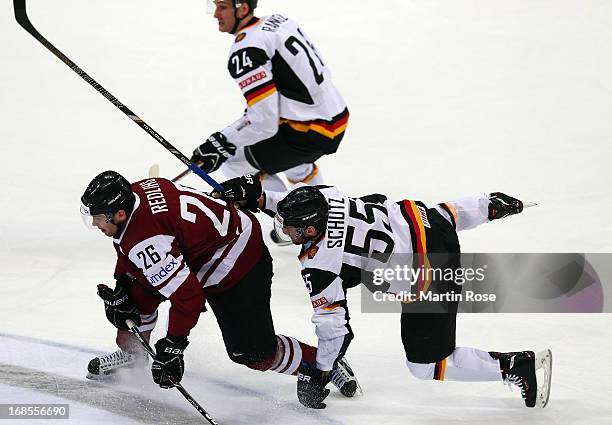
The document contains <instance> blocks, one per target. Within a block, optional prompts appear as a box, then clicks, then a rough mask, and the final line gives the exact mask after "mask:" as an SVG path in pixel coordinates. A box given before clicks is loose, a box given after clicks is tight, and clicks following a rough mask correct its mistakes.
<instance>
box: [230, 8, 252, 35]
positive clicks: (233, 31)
mask: <svg viewBox="0 0 612 425" xmlns="http://www.w3.org/2000/svg"><path fill="white" fill-rule="evenodd" d="M247 16H248V15H247ZM243 19H244V18H243ZM241 22H242V19H240V18H239V17H238V8H234V27H233V28H232V30H231V31H230V34H236V31H237V30H238V27H239V26H240V23H241Z"/></svg>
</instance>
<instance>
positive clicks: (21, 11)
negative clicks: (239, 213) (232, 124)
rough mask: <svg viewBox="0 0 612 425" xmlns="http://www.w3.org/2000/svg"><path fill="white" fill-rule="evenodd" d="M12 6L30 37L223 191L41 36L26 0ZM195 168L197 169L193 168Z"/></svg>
mask: <svg viewBox="0 0 612 425" xmlns="http://www.w3.org/2000/svg"><path fill="white" fill-rule="evenodd" d="M13 8H14V10H15V19H16V20H17V23H18V24H19V25H20V26H21V27H22V28H23V29H25V30H26V31H27V32H28V33H29V34H30V35H31V36H32V37H34V38H35V39H36V40H37V41H38V42H39V43H40V44H42V45H43V46H45V47H46V48H47V50H49V51H50V52H51V53H53V54H54V55H55V56H56V57H57V58H58V59H60V60H61V61H62V62H64V63H65V64H66V65H67V66H68V67H69V68H70V69H72V71H74V72H75V73H76V74H77V75H78V76H79V77H81V78H82V79H83V80H85V82H86V83H87V84H89V85H90V86H91V87H93V88H94V89H95V90H96V91H97V92H98V93H100V94H101V95H102V96H104V97H105V98H106V99H108V101H109V102H110V103H112V104H113V105H115V107H116V108H117V109H119V110H120V111H121V112H123V113H124V114H125V115H127V116H128V118H130V119H131V120H132V121H133V122H134V123H135V124H136V125H138V126H139V127H140V128H142V129H143V130H144V131H146V132H147V133H148V134H149V135H150V136H151V137H153V138H154V139H155V140H156V141H157V142H158V143H159V144H160V145H162V146H163V147H164V148H165V149H166V150H167V151H169V152H170V153H171V154H172V155H174V156H175V157H176V158H178V159H179V160H180V161H181V162H182V163H183V164H185V165H186V166H187V167H190V168H191V170H192V171H193V172H194V173H196V174H197V175H198V176H200V177H201V178H202V179H203V180H204V181H206V183H208V184H209V185H210V186H212V188H213V189H215V190H217V191H220V192H223V187H222V186H221V185H220V184H219V183H217V182H216V181H215V180H214V179H213V178H212V177H210V176H209V175H208V174H206V173H205V172H204V171H202V170H201V169H200V168H199V167H198V166H197V165H195V164H192V163H191V161H189V159H188V158H187V157H186V156H185V155H183V154H182V153H181V152H180V151H179V150H178V149H177V148H175V147H174V146H173V145H172V144H171V143H170V142H168V141H167V140H166V139H164V138H163V137H162V136H161V135H160V134H159V133H158V132H156V131H155V130H153V128H151V127H150V126H149V125H148V124H147V123H146V122H144V121H143V120H142V118H140V117H139V116H138V115H136V114H135V113H134V112H132V110H130V108H128V107H127V106H125V105H124V104H123V103H121V102H120V101H119V100H118V99H117V98H116V97H115V96H113V95H112V94H111V93H110V92H109V91H108V90H106V89H105V88H104V87H102V85H100V83H98V82H97V81H96V80H94V79H93V78H92V77H91V76H89V74H87V73H86V72H85V71H83V70H82V69H81V68H80V67H79V66H78V65H77V64H75V63H74V62H72V61H71V60H70V59H69V58H68V56H66V55H65V54H63V53H62V52H61V51H59V50H58V49H57V48H56V47H55V46H54V45H53V44H51V42H49V40H47V39H46V38H45V37H43V36H42V35H41V34H40V32H38V30H37V29H36V28H35V27H34V25H33V24H32V22H31V21H30V18H29V17H28V13H27V10H26V0H13ZM194 167H195V168H197V171H196V170H195V168H194Z"/></svg>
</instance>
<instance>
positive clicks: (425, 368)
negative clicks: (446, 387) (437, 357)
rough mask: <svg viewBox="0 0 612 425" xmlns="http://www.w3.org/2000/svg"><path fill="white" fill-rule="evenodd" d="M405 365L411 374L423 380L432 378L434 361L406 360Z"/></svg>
mask: <svg viewBox="0 0 612 425" xmlns="http://www.w3.org/2000/svg"><path fill="white" fill-rule="evenodd" d="M406 366H408V369H409V370H410V373H411V374H412V376H414V377H415V378H417V379H421V380H423V381H429V380H431V379H433V376H434V370H435V367H436V364H435V363H412V362H410V361H408V360H406Z"/></svg>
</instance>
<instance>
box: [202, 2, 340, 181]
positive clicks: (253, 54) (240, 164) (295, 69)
mask: <svg viewBox="0 0 612 425" xmlns="http://www.w3.org/2000/svg"><path fill="white" fill-rule="evenodd" d="M257 3H258V2H257V0H215V1H214V6H215V12H214V17H215V19H216V20H217V21H218V29H219V31H220V32H224V33H229V34H231V35H233V36H234V37H235V38H234V42H233V44H232V46H231V49H230V52H229V58H228V62H227V70H228V71H229V73H230V75H231V77H232V78H233V79H234V80H235V82H236V84H237V85H238V87H239V89H240V91H241V92H242V94H243V96H244V98H245V102H246V105H245V106H246V110H245V111H244V113H242V111H241V114H240V117H239V118H238V119H237V120H236V121H235V122H233V123H231V124H229V125H228V126H226V127H225V128H223V129H222V130H220V131H217V132H215V133H213V134H212V135H210V137H209V138H208V139H207V140H206V141H205V143H203V144H201V145H200V146H199V147H197V148H196V149H195V151H194V153H193V156H192V158H191V160H192V161H193V162H195V163H198V164H199V165H200V167H201V168H202V169H203V170H204V171H206V172H208V173H210V172H213V171H215V170H217V169H219V168H220V167H223V168H222V171H223V173H224V175H225V176H226V177H228V178H230V177H237V176H241V175H243V174H248V173H250V174H259V175H260V176H261V177H262V178H263V184H264V187H265V188H266V189H272V190H285V187H284V183H283V182H282V180H281V179H280V178H279V177H278V176H277V175H276V174H277V173H280V172H284V173H285V175H286V176H287V178H288V179H289V181H290V182H292V183H297V182H310V183H312V184H320V183H322V177H321V173H320V171H319V170H318V168H317V166H316V165H315V162H316V161H317V160H318V159H319V158H320V157H321V156H323V155H328V154H333V153H335V152H336V150H337V149H338V146H339V144H340V141H341V140H342V138H343V137H344V133H345V129H346V127H347V124H348V120H349V112H348V109H347V105H346V102H345V101H344V99H343V98H342V95H341V94H340V92H339V90H338V89H337V88H336V86H335V85H334V83H333V81H332V75H331V72H330V70H329V67H327V66H326V63H325V61H324V59H323V56H322V55H321V53H320V52H319V51H318V49H317V48H316V47H315V44H314V42H313V41H312V39H310V38H309V37H308V35H307V34H306V32H305V31H304V30H303V29H302V28H301V27H300V26H299V25H298V23H297V22H295V21H294V20H293V19H291V18H289V17H287V16H285V15H282V14H273V15H269V16H263V17H261V18H259V17H256V16H255V15H254V11H255V8H256V7H257Z"/></svg>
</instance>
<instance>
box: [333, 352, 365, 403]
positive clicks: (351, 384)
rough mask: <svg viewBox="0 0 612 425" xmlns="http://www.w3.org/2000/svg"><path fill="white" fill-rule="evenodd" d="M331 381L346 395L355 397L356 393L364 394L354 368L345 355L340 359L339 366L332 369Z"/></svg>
mask: <svg viewBox="0 0 612 425" xmlns="http://www.w3.org/2000/svg"><path fill="white" fill-rule="evenodd" d="M331 382H332V384H334V385H335V386H336V388H338V390H339V391H340V392H341V393H342V395H343V396H345V397H353V396H354V395H355V393H359V395H362V394H363V390H362V389H361V385H359V381H357V377H356V376H355V373H354V372H353V369H351V366H350V365H349V364H348V361H347V360H346V358H344V357H343V358H342V359H340V361H339V362H338V366H336V368H335V369H334V370H333V371H332V374H331Z"/></svg>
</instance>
